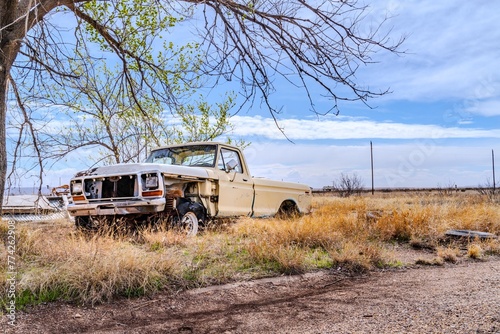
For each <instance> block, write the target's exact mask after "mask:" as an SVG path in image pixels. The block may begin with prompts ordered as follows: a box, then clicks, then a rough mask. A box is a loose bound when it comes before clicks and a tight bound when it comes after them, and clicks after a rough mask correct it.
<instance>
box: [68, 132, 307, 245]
mask: <svg viewBox="0 0 500 334" xmlns="http://www.w3.org/2000/svg"><path fill="white" fill-rule="evenodd" d="M70 191H71V196H72V203H71V204H69V206H68V211H69V213H70V215H72V216H74V217H75V223H76V225H77V226H78V227H80V228H93V227H94V226H93V225H94V222H96V221H98V220H99V219H102V218H110V219H115V220H116V219H117V218H125V219H126V220H127V221H129V222H130V221H133V222H135V223H140V222H144V221H164V220H165V221H168V222H169V223H171V224H174V225H178V226H180V227H181V228H183V229H185V230H186V233H187V234H190V235H194V234H196V233H197V232H198V227H199V225H204V224H206V223H208V222H209V221H214V220H217V219H218V218H226V217H238V216H249V217H270V216H274V215H276V214H280V215H293V214H299V213H308V212H309V211H310V206H311V196H312V195H311V189H310V188H309V187H308V186H307V185H303V184H297V183H291V182H281V181H273V180H268V179H264V178H254V177H252V176H250V172H249V170H248V167H247V164H246V162H245V159H244V156H243V154H242V152H241V151H240V150H239V149H238V148H236V147H233V146H230V145H226V144H222V143H215V142H196V143H188V144H182V145H171V146H165V147H160V148H157V149H155V150H153V151H152V152H151V154H150V156H149V157H148V158H147V160H146V162H145V163H136V164H118V165H111V166H105V167H98V168H93V169H90V170H87V171H84V172H80V173H78V174H77V175H75V177H74V178H73V179H72V180H71V182H70Z"/></svg>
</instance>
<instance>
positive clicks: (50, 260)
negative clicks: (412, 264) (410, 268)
mask: <svg viewBox="0 0 500 334" xmlns="http://www.w3.org/2000/svg"><path fill="white" fill-rule="evenodd" d="M313 205H314V211H313V213H312V214H310V215H307V216H303V217H299V218H295V219H250V218H242V219H239V220H238V222H236V223H234V224H231V225H229V226H228V227H226V228H223V229H219V230H218V231H205V232H203V233H202V234H200V235H199V236H197V237H194V238H188V237H185V236H184V235H182V234H179V233H176V232H175V231H171V230H165V229H163V230H155V231H151V230H142V231H138V233H136V234H135V235H117V234H116V233H114V232H113V231H109V233H99V234H94V235H86V234H82V233H80V232H77V231H76V230H75V229H74V227H73V226H72V224H71V223H70V222H59V223H58V224H57V225H56V226H54V227H51V228H47V227H43V228H42V227H40V226H37V225H36V224H18V225H17V226H16V229H15V232H16V237H17V239H16V254H15V257H16V271H17V282H16V288H17V292H16V298H17V303H18V305H19V306H22V305H26V304H33V303H38V302H44V301H51V300H68V301H73V302H78V303H88V304H93V303H100V302H104V301H107V300H110V299H113V298H115V297H119V296H137V295H143V294H152V293H155V292H157V291H159V290H178V289H186V288H191V287H198V286H206V285H209V284H219V283H224V282H231V281H238V280H247V279H251V278H257V277H265V276H272V275H278V274H295V273H302V272H306V271H311V270H318V269H328V268H335V269H336V270H337V269H339V268H342V269H344V270H348V271H351V272H364V271H366V270H370V269H371V268H374V267H388V266H389V267H390V266H398V265H401V263H402V262H401V261H400V260H399V259H398V258H397V257H396V256H395V255H394V254H393V253H391V247H392V246H393V245H394V244H403V245H410V244H412V243H414V244H417V243H419V244H422V243H424V244H425V245H427V246H428V247H431V248H434V249H435V253H436V259H437V260H436V261H432V263H433V264H435V263H439V264H442V263H444V262H449V263H455V262H457V261H458V260H459V259H461V258H466V257H469V258H483V257H485V256H488V254H500V246H499V241H498V240H489V241H479V240H473V241H469V242H468V243H467V245H463V246H457V245H455V244H450V245H446V244H443V236H444V233H445V231H447V230H448V229H452V228H454V229H471V230H479V231H486V232H490V233H494V234H497V235H498V234H500V206H499V205H498V204H497V203H495V202H492V201H490V200H488V199H485V198H482V197H479V196H446V197H444V196H442V195H438V196H436V195H427V196H422V195H412V196H411V195H401V196H397V197H377V196H375V197H368V196H366V197H353V198H336V197H315V198H314V201H313ZM0 238H1V239H2V240H4V241H6V240H7V224H6V223H5V222H3V223H1V224H0ZM460 247H462V248H463V247H465V250H464V251H462V250H461V248H460ZM0 258H1V259H4V260H3V261H2V262H1V263H0V269H1V273H0V289H1V291H2V294H1V295H0V299H1V300H2V302H3V303H5V302H6V298H7V296H6V295H5V293H4V291H6V289H5V288H6V285H7V281H6V278H7V276H6V272H7V261H6V260H5V259H6V258H7V248H6V246H5V242H4V243H2V244H1V245H0Z"/></svg>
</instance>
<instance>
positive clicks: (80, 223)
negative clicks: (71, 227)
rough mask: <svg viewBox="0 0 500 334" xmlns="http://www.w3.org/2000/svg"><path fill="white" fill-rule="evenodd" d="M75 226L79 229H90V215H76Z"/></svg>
mask: <svg viewBox="0 0 500 334" xmlns="http://www.w3.org/2000/svg"><path fill="white" fill-rule="evenodd" d="M75 226H76V228H77V229H79V230H82V231H85V230H90V229H91V228H92V222H91V221H90V217H88V216H76V217H75Z"/></svg>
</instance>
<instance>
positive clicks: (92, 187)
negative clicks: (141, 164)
mask: <svg viewBox="0 0 500 334" xmlns="http://www.w3.org/2000/svg"><path fill="white" fill-rule="evenodd" d="M135 184H136V176H135V175H121V176H111V177H105V178H101V179H98V180H96V179H86V180H84V185H85V195H86V196H87V198H88V199H107V198H126V197H134V196H135Z"/></svg>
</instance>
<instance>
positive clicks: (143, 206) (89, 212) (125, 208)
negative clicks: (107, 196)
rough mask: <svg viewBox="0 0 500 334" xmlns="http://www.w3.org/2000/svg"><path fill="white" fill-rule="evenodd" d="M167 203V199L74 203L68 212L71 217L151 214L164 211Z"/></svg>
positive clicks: (70, 205) (69, 206)
mask: <svg viewBox="0 0 500 334" xmlns="http://www.w3.org/2000/svg"><path fill="white" fill-rule="evenodd" d="M165 203H166V201H165V198H157V199H151V200H138V201H130V200H128V201H116V202H114V201H113V202H111V201H106V202H97V203H73V204H69V205H68V212H69V214H70V215H71V216H114V215H131V214H151V213H156V212H161V211H163V210H164V209H165Z"/></svg>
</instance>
